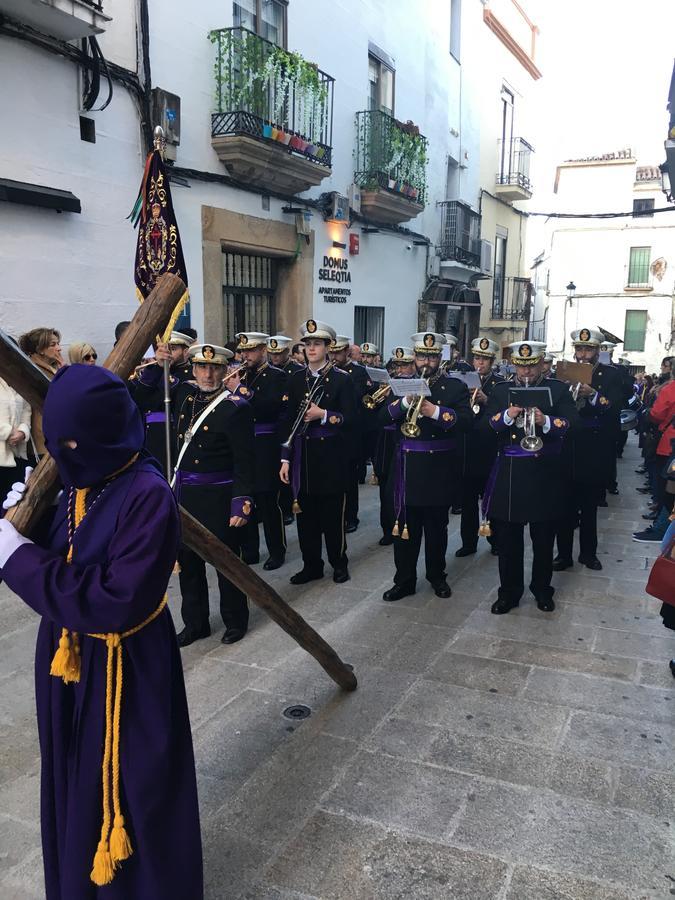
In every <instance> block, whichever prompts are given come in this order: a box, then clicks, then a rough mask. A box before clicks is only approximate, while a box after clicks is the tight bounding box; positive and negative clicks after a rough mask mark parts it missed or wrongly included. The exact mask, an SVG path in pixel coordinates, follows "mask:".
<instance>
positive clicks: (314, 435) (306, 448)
mask: <svg viewBox="0 0 675 900" xmlns="http://www.w3.org/2000/svg"><path fill="white" fill-rule="evenodd" d="M316 377H317V378H320V379H321V383H320V385H319V386H318V388H317V389H318V390H319V391H320V392H321V396H320V397H318V398H317V399H316V404H317V406H320V407H321V409H325V410H326V411H327V415H326V422H325V424H323V425H321V423H320V422H319V421H318V420H317V421H315V422H312V423H310V425H309V427H308V428H307V429H306V430H305V431H304V433H302V434H300V433H298V434H296V436H295V438H294V439H293V442H292V445H291V447H290V448H285V447H282V454H281V456H282V459H286V460H289V461H290V462H291V473H292V467H293V460H294V459H295V458H296V454H301V464H302V466H301V480H300V490H301V491H303V492H306V493H311V494H341V493H343V492H344V491H345V488H346V484H347V480H346V479H347V460H348V456H349V452H348V451H349V447H350V445H351V439H350V435H349V430H350V429H352V428H354V425H355V422H356V393H355V391H354V385H353V383H352V380H351V378H350V377H349V375H347V374H346V373H345V372H341V371H340V370H339V369H336V368H335V367H334V366H332V365H331V364H330V363H328V364H327V365H326V366H324V368H323V369H321V371H320V373H319V375H318V376H316ZM315 385H316V382H315V376H313V375H312V373H311V371H310V369H309V368H305V369H301V370H300V371H298V372H295V373H294V374H293V375H291V376H290V378H289V379H288V385H287V397H288V402H287V406H286V411H285V418H284V421H283V422H282V423H281V426H280V429H279V436H280V438H281V441H282V443H283V442H286V441H287V439H288V437H289V434H290V431H291V428H292V426H293V423H294V422H295V419H296V416H297V414H298V410H299V409H300V405H301V403H302V402H303V401H304V400H305V399H306V398H307V396H308V394H309V392H310V391H311V390H313V389H314V388H315ZM299 431H303V427H302V426H300V429H299Z"/></svg>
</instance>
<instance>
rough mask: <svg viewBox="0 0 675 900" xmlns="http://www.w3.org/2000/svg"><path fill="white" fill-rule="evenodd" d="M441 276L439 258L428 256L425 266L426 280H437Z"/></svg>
mask: <svg viewBox="0 0 675 900" xmlns="http://www.w3.org/2000/svg"><path fill="white" fill-rule="evenodd" d="M440 274H441V258H440V256H432V255H430V256H429V262H428V264H427V278H438V277H440Z"/></svg>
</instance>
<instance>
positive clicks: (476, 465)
mask: <svg viewBox="0 0 675 900" xmlns="http://www.w3.org/2000/svg"><path fill="white" fill-rule="evenodd" d="M503 381H504V379H503V378H502V377H501V376H500V375H495V374H494V372H490V373H489V374H488V375H485V376H482V377H481V390H482V391H483V393H484V394H485V395H486V396H487V398H488V403H489V402H490V395H491V394H492V391H493V389H494V387H495V385H497V384H501V383H502V382H503ZM471 393H473V392H471ZM486 409H487V403H486V404H484V405H483V406H480V407H479V411H478V412H477V413H474V412H473V410H472V411H471V414H472V420H471V427H470V429H469V430H468V431H467V433H466V434H465V435H464V474H465V475H466V476H468V477H469V478H474V479H476V480H477V481H481V482H485V481H486V480H487V477H488V475H489V474H490V469H491V468H492V464H493V462H494V460H495V456H496V455H497V436H496V434H495V432H494V431H493V430H492V429H491V428H488V427H485V426H486V415H485V411H486Z"/></svg>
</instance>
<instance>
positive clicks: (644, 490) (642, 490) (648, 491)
mask: <svg viewBox="0 0 675 900" xmlns="http://www.w3.org/2000/svg"><path fill="white" fill-rule="evenodd" d="M635 490H636V491H637V492H638V494H651V488H648V487H643V488H635Z"/></svg>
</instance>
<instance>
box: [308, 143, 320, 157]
mask: <svg viewBox="0 0 675 900" xmlns="http://www.w3.org/2000/svg"><path fill="white" fill-rule="evenodd" d="M318 149H319V148H318V147H317V146H316V144H307V146H306V147H305V153H306V154H307V156H316V151H317V150H318Z"/></svg>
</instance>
